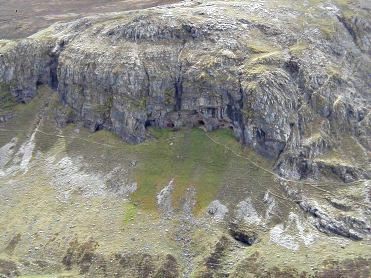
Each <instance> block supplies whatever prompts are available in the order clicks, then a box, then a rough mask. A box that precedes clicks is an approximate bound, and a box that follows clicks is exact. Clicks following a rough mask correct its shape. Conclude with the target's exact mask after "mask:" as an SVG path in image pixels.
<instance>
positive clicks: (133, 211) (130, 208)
mask: <svg viewBox="0 0 371 278" xmlns="http://www.w3.org/2000/svg"><path fill="white" fill-rule="evenodd" d="M136 215H137V206H136V205H134V204H132V203H127V204H125V205H124V220H123V221H124V224H125V225H126V224H129V223H130V222H133V221H134V220H135V217H136Z"/></svg>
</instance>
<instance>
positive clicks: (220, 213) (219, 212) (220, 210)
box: [207, 200, 229, 221]
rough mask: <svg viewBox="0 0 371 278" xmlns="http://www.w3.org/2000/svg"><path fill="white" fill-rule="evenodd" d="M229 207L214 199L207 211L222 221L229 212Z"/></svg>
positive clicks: (215, 218)
mask: <svg viewBox="0 0 371 278" xmlns="http://www.w3.org/2000/svg"><path fill="white" fill-rule="evenodd" d="M228 211H229V210H228V208H227V207H226V206H225V205H223V204H222V203H221V202H220V201H219V200H214V201H212V202H211V203H210V205H209V206H208V207H207V212H208V214H209V215H211V216H212V217H213V219H214V220H216V221H222V220H224V218H225V215H226V214H227V213H228Z"/></svg>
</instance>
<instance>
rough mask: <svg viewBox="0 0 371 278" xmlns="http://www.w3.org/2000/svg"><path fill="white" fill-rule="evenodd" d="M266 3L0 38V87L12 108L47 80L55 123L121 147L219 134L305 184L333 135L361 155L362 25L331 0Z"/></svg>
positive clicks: (182, 8) (365, 110)
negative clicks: (155, 136) (191, 130)
mask: <svg viewBox="0 0 371 278" xmlns="http://www.w3.org/2000/svg"><path fill="white" fill-rule="evenodd" d="M270 2H271V1H260V2H251V3H250V2H249V1H228V2H212V1H205V2H195V3H193V2H185V3H181V4H176V5H173V6H165V7H162V8H153V9H149V10H142V11H133V12H124V13H119V14H115V15H102V16H96V17H89V18H85V19H81V20H77V21H75V22H72V23H67V24H56V25H53V26H52V27H50V28H49V29H47V30H45V31H42V32H39V33H38V34H35V35H34V36H32V37H30V38H28V39H25V40H21V41H19V42H17V43H15V42H9V41H1V43H0V53H1V54H0V82H4V83H6V84H8V85H9V86H10V88H11V93H12V94H13V96H15V97H16V98H17V100H18V101H21V102H28V101H29V100H30V99H31V98H32V97H34V96H35V93H36V86H37V85H38V84H49V85H50V86H51V87H53V88H55V89H56V90H57V91H58V94H59V96H60V100H61V102H62V103H63V105H65V106H66V107H67V108H68V113H60V114H61V115H63V117H62V120H61V119H59V120H60V121H62V122H63V121H69V122H70V121H75V122H76V121H79V122H82V123H83V125H84V126H85V127H88V128H89V129H91V130H92V131H95V130H99V129H103V128H104V129H108V130H110V131H112V132H114V133H116V134H118V135H119V136H121V137H122V138H123V139H125V140H126V141H128V142H131V143H140V142H143V141H144V140H145V139H146V138H147V133H146V129H147V128H148V127H149V126H155V127H160V128H180V127H183V126H204V127H205V128H206V129H207V130H213V129H216V128H231V129H233V131H234V134H235V136H236V138H237V139H238V140H239V141H241V143H243V144H247V145H250V146H252V147H253V148H254V149H256V150H258V151H259V152H260V153H262V154H264V155H265V156H267V157H270V158H272V159H276V160H277V162H276V167H275V168H276V171H277V172H278V173H279V174H280V175H282V176H286V177H290V178H296V179H303V178H307V177H309V176H311V177H313V176H314V177H316V176H318V173H317V172H318V171H317V170H318V168H321V165H319V164H318V163H316V162H314V159H315V158H316V157H317V156H318V155H320V154H323V153H326V152H328V151H330V150H331V149H332V148H333V146H334V145H336V143H337V141H338V140H339V138H340V137H341V136H342V135H343V134H347V135H349V136H354V137H355V138H357V140H358V141H359V142H360V144H362V145H363V146H364V147H365V148H366V149H369V145H368V140H367V136H368V135H369V134H370V130H369V125H368V124H367V123H369V97H368V94H367V91H368V88H369V86H370V81H369V77H368V76H367V69H368V68H369V65H370V56H369V41H370V32H367V31H368V30H369V25H370V22H369V20H368V17H367V12H366V11H364V10H362V9H361V8H359V7H357V6H356V5H355V6H354V7H353V6H346V7H344V6H341V3H340V2H339V3H338V2H337V1H336V0H333V1H332V3H331V5H330V4H326V5H327V6H326V5H315V4H308V3H307V4H306V3H297V4H293V5H290V6H286V7H278V6H275V5H276V4H272V3H270ZM306 5H312V6H311V8H312V9H311V10H312V11H313V13H314V14H311V15H308V14H307V13H305V12H304V11H305V10H308V6H306ZM344 11H346V12H347V15H349V14H352V13H354V14H355V13H357V18H355V17H353V18H352V19H351V20H349V19H348V17H347V18H345V17H344V15H343V12H344ZM365 14H366V16H365ZM268 19H269V20H268ZM273 22H274V24H273ZM298 22H301V24H298ZM355 60H356V62H355ZM66 114H68V116H66ZM318 165H319V166H318ZM316 169H317V170H316ZM339 171H340V173H342V172H344V171H343V170H341V169H340V170H339V169H335V170H333V172H335V173H337V172H339ZM346 172H347V173H348V171H346ZM341 175H342V174H341ZM362 177H367V175H364V174H359V171H357V175H351V177H349V175H347V174H345V176H344V175H343V176H342V177H341V178H342V179H343V180H345V181H347V180H354V179H357V178H362Z"/></svg>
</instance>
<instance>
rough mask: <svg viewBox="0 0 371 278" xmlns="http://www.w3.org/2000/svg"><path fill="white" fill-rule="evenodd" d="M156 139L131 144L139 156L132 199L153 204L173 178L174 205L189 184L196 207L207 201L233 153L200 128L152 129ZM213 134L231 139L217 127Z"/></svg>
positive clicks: (147, 206) (145, 206)
mask: <svg viewBox="0 0 371 278" xmlns="http://www.w3.org/2000/svg"><path fill="white" fill-rule="evenodd" d="M152 133H153V135H154V137H156V138H157V139H156V140H154V141H152V142H150V143H146V144H141V145H138V146H134V148H136V151H137V153H138V154H139V156H140V164H139V166H138V169H137V171H136V180H137V182H138V190H137V192H136V193H134V195H133V199H134V200H135V201H136V202H138V203H139V204H140V205H141V206H143V208H146V209H154V208H155V207H156V198H155V196H156V195H157V194H158V192H159V191H160V190H161V189H162V188H163V187H165V186H166V185H167V184H168V183H169V181H170V180H171V179H174V181H175V190H174V192H173V202H174V206H176V207H177V206H178V205H179V203H180V202H181V200H182V198H183V197H184V192H185V190H186V189H187V188H189V187H192V186H193V187H195V188H196V192H197V195H196V196H197V202H196V210H199V209H201V208H203V207H205V206H207V205H208V204H209V202H210V201H212V200H213V198H215V196H216V194H217V192H218V190H219V188H220V187H221V186H222V181H223V178H224V177H225V174H226V171H227V168H228V167H227V166H228V163H229V162H230V160H232V159H235V156H234V155H233V154H232V153H231V152H229V151H228V150H226V149H225V148H224V147H223V146H221V145H218V144H215V143H214V142H212V141H211V140H210V139H209V138H208V137H207V136H206V134H205V132H204V131H202V130H201V129H190V130H181V131H178V132H172V131H170V130H164V129H163V130H157V129H155V130H152ZM212 135H213V136H215V137H217V138H219V139H221V140H222V141H223V140H224V141H229V142H231V141H233V142H234V144H235V145H239V143H238V142H237V141H236V140H235V139H234V137H233V135H232V133H231V132H230V131H227V130H218V131H215V132H213V133H212Z"/></svg>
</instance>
